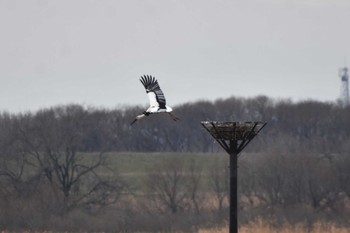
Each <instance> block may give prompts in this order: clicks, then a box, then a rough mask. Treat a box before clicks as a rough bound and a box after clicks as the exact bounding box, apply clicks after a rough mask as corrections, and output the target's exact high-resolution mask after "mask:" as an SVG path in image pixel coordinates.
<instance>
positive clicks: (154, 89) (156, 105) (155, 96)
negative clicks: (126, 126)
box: [130, 75, 179, 125]
mask: <svg viewBox="0 0 350 233" xmlns="http://www.w3.org/2000/svg"><path fill="white" fill-rule="evenodd" d="M140 81H141V83H142V84H143V86H144V87H145V89H146V93H147V95H148V98H149V102H150V106H149V108H148V109H147V110H146V111H144V112H143V113H142V114H141V115H138V116H136V118H135V120H134V121H133V122H131V123H130V125H132V124H134V123H135V122H136V121H137V120H140V119H142V118H144V117H146V116H149V115H150V114H154V113H168V114H169V116H170V117H171V118H172V119H173V120H174V121H177V120H179V118H177V117H176V116H174V115H173V114H171V112H172V111H173V109H172V108H171V107H169V106H167V105H166V102H165V97H164V94H163V91H162V90H161V89H160V87H159V84H158V81H157V79H155V78H154V77H152V76H150V75H144V76H141V78H140Z"/></svg>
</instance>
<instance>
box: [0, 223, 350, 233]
mask: <svg viewBox="0 0 350 233" xmlns="http://www.w3.org/2000/svg"><path fill="white" fill-rule="evenodd" d="M227 232H228V226H227V227H224V228H218V229H200V230H199V231H198V233H227ZM0 233H10V232H8V231H0ZM11 233H13V232H11ZM21 233H58V232H54V231H42V232H35V231H22V232H21ZM139 233H144V232H139ZM156 233H162V232H156ZM176 233H182V232H176ZM239 233H350V229H348V228H344V227H337V226H335V225H333V224H326V223H318V224H315V225H314V226H313V227H312V228H311V229H309V228H308V227H307V226H306V225H297V226H285V227H283V228H278V229H276V228H274V227H272V226H271V225H269V224H266V223H265V222H263V221H261V220H259V221H257V222H255V223H252V224H249V225H247V226H243V227H240V228H239Z"/></svg>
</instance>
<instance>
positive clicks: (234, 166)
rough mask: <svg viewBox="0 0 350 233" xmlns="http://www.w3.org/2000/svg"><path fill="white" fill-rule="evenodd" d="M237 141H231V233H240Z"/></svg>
mask: <svg viewBox="0 0 350 233" xmlns="http://www.w3.org/2000/svg"><path fill="white" fill-rule="evenodd" d="M236 147H237V141H230V149H231V153H230V226H229V232H230V233H238V209H237V204H238V201H237V199H238V198H237V186H238V182H237V181H238V154H237V152H236Z"/></svg>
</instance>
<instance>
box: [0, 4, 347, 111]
mask: <svg viewBox="0 0 350 233" xmlns="http://www.w3.org/2000/svg"><path fill="white" fill-rule="evenodd" d="M349 24H350V1H348V0H186V1H180V0H125V1H124V0H95V1H94V0H21V1H20V0H0V64H1V65H0V80H1V84H0V111H10V112H19V111H27V110H30V111H35V110H38V109H40V108H43V107H51V106H55V105H61V104H69V103H78V104H84V105H87V106H95V107H105V108H114V107H120V106H125V105H135V104H137V105H142V106H143V105H145V106H146V104H147V103H148V99H147V96H146V94H145V92H144V89H143V86H142V84H141V83H140V81H139V77H140V76H141V75H143V74H150V75H154V76H155V77H156V78H157V79H158V81H159V84H160V86H161V88H162V89H163V91H164V93H165V97H166V99H167V103H168V104H169V105H170V106H174V105H177V104H181V103H186V102H193V101H196V100H215V99H217V98H227V97H230V96H237V97H254V96H257V95H267V96H269V97H273V98H291V99H292V100H295V101H299V100H305V99H315V100H320V101H335V100H336V99H337V98H338V97H339V92H340V78H339V77H338V68H339V67H341V66H344V65H345V64H347V65H349V64H350V27H349ZM347 57H348V58H347ZM346 59H347V60H348V61H346Z"/></svg>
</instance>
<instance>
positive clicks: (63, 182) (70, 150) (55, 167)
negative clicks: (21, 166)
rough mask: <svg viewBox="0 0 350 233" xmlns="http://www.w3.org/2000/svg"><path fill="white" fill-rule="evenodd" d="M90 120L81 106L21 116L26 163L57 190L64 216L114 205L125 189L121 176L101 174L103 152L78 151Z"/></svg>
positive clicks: (21, 131) (103, 162)
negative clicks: (81, 209) (77, 210)
mask: <svg viewBox="0 0 350 233" xmlns="http://www.w3.org/2000/svg"><path fill="white" fill-rule="evenodd" d="M90 120H91V119H90V118H89V114H88V113H87V112H86V111H85V110H84V109H83V108H82V107H79V106H74V105H73V106H68V107H58V108H55V109H49V110H43V111H40V112H38V113H37V114H36V115H35V116H31V115H25V116H22V117H21V118H20V120H19V121H18V124H17V131H18V138H19V141H20V142H21V143H22V148H23V153H24V154H25V155H26V157H28V159H27V162H28V164H29V165H30V166H32V167H33V169H36V171H37V174H41V175H42V176H43V177H45V178H46V179H47V181H48V182H49V183H50V184H51V187H52V188H53V189H54V190H56V191H57V192H55V193H56V198H57V199H58V200H60V201H61V203H62V210H61V213H66V212H68V211H70V210H72V209H73V208H76V207H78V206H84V205H92V204H94V205H95V206H102V205H105V204H107V203H109V202H113V201H115V200H116V199H117V198H118V197H119V195H120V191H121V190H122V188H123V184H122V182H121V181H120V179H119V178H118V177H117V178H116V179H113V180H112V179H110V178H108V176H101V175H100V174H99V173H98V171H97V170H98V169H100V168H101V167H103V166H105V164H106V163H105V162H106V157H105V156H104V150H102V151H101V152H99V153H97V154H95V155H94V156H90V157H87V156H86V155H84V154H82V153H80V152H79V151H81V148H82V147H83V142H84V140H86V138H85V137H86V135H88V134H87V130H88V129H89V128H90V127H91V126H90V125H89V124H90V123H91V121H90ZM95 125H98V122H95Z"/></svg>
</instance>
